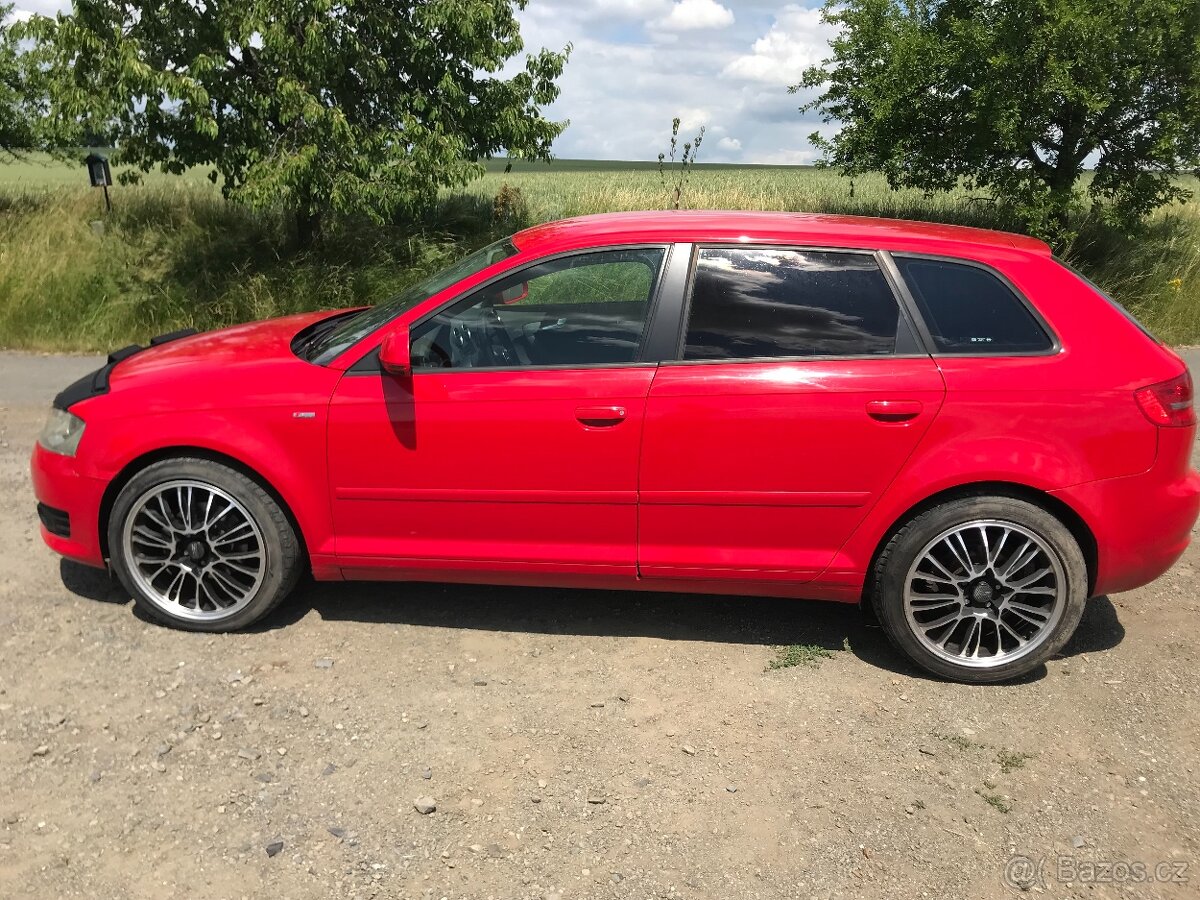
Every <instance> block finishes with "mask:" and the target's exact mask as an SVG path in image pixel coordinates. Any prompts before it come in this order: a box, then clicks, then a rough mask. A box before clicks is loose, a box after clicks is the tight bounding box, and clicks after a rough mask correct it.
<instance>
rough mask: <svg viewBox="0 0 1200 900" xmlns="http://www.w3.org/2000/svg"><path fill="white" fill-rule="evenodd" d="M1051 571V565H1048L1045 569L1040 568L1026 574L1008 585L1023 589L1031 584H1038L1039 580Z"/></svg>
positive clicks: (1018, 589) (1015, 589) (1016, 589)
mask: <svg viewBox="0 0 1200 900" xmlns="http://www.w3.org/2000/svg"><path fill="white" fill-rule="evenodd" d="M1050 571H1051V569H1050V567H1049V566H1046V567H1045V568H1044V569H1038V570H1037V571H1035V572H1034V573H1033V574H1032V575H1026V576H1025V577H1024V578H1021V579H1019V580H1017V581H1010V582H1009V583H1008V586H1009V587H1010V588H1012V589H1013V590H1014V591H1023V590H1025V588H1027V587H1029V586H1030V585H1031V584H1037V583H1038V582H1039V581H1041V580H1042V579H1043V578H1045V577H1046V576H1047V575H1049V574H1050Z"/></svg>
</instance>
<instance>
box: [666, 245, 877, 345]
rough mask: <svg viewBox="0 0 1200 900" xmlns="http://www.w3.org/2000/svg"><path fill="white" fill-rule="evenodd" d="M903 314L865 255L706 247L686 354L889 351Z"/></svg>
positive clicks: (700, 261)
mask: <svg viewBox="0 0 1200 900" xmlns="http://www.w3.org/2000/svg"><path fill="white" fill-rule="evenodd" d="M899 318H900V310H899V307H898V306H897V304H896V299H895V297H894V296H893V295H892V291H891V288H890V287H889V286H888V283H887V281H886V280H885V278H884V276H883V273H882V272H880V270H879V266H878V265H877V264H876V263H875V259H874V257H873V256H870V255H868V254H856V253H830V252H825V251H811V250H780V249H769V248H750V247H747V248H741V247H738V248H724V247H708V248H704V249H702V250H701V251H700V256H699V259H698V261H697V265H696V276H695V281H694V286H693V288H692V300H691V310H690V313H689V316H688V326H687V338H686V341H685V345H684V352H683V358H684V359H695V360H704V359H758V358H770V357H786V356H868V355H876V354H890V353H893V352H894V351H895V347H896V334H897V330H898V328H899Z"/></svg>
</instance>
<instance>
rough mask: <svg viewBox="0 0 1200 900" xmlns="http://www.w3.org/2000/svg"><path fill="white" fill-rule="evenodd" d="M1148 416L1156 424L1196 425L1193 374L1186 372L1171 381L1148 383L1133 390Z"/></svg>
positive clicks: (1139, 404)
mask: <svg viewBox="0 0 1200 900" xmlns="http://www.w3.org/2000/svg"><path fill="white" fill-rule="evenodd" d="M1133 396H1134V397H1136V398H1137V402H1138V406H1140V407H1141V408H1142V412H1144V413H1145V414H1146V418H1147V419H1149V420H1150V421H1151V422H1153V423H1154V424H1155V425H1195V424H1196V410H1195V408H1194V407H1193V406H1192V376H1191V375H1190V374H1189V373H1188V372H1184V373H1183V374H1182V375H1180V376H1179V377H1178V378H1172V379H1171V380H1170V381H1160V382H1159V383H1158V384H1151V385H1147V386H1146V387H1144V388H1141V389H1139V390H1136V391H1134V392H1133Z"/></svg>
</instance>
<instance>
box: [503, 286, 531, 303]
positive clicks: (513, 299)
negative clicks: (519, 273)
mask: <svg viewBox="0 0 1200 900" xmlns="http://www.w3.org/2000/svg"><path fill="white" fill-rule="evenodd" d="M528 296H529V282H528V281H520V282H518V283H517V284H514V285H513V286H512V287H510V288H509V289H508V290H506V291H501V292H500V303H501V304H502V305H503V306H510V305H512V304H513V303H520V302H521V301H522V300H524V299H525V298H526V297H528Z"/></svg>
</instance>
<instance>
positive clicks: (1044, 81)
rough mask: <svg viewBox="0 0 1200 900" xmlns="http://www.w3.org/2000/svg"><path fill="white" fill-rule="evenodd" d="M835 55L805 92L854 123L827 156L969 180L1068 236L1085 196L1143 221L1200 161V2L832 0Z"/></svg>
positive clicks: (894, 173) (827, 145) (1037, 223)
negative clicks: (1086, 174) (1083, 182)
mask: <svg viewBox="0 0 1200 900" xmlns="http://www.w3.org/2000/svg"><path fill="white" fill-rule="evenodd" d="M824 18H825V21H826V22H828V23H830V24H832V25H834V26H835V27H837V28H838V29H839V33H838V36H837V37H836V38H835V39H834V40H833V41H832V49H833V55H832V58H831V59H829V60H826V62H825V63H824V64H823V65H821V66H815V67H812V68H810V69H808V70H807V71H806V72H805V73H804V77H803V81H802V82H801V83H800V84H798V85H796V86H794V87H793V88H792V89H791V90H792V91H793V92H795V91H799V90H803V89H810V88H824V92H823V93H821V94H820V95H819V96H818V97H817V98H816V99H815V100H813V101H812V102H810V103H808V104H805V106H803V107H801V109H802V110H808V109H818V110H819V111H820V112H821V113H822V115H823V118H824V121H826V122H835V121H837V122H842V123H844V125H843V127H842V129H841V131H840V132H838V133H837V134H836V135H835V136H834V137H833V138H832V139H830V140H825V139H822V138H821V137H820V136H819V135H814V136H813V140H814V143H817V144H818V145H819V146H820V147H821V148H822V149H823V150H824V151H825V157H826V160H827V161H828V162H830V163H832V164H834V165H837V166H839V167H841V168H842V170H843V171H844V172H846V173H847V174H855V173H860V172H866V171H882V172H883V173H884V174H885V175H886V176H887V178H888V182H889V183H890V184H891V186H892V187H893V188H899V187H915V188H920V189H922V190H925V191H927V192H933V191H944V190H949V189H951V188H953V187H955V186H956V185H958V184H960V183H964V184H965V185H966V186H967V187H968V189H976V188H983V189H987V190H990V191H992V192H993V193H994V194H995V195H996V196H997V197H998V198H999V199H1001V200H1003V201H1006V202H1009V203H1011V204H1013V205H1014V206H1015V207H1016V209H1017V210H1018V212H1019V213H1021V214H1022V215H1023V216H1024V217H1025V219H1026V221H1027V222H1029V224H1030V225H1031V227H1032V228H1033V229H1034V230H1035V231H1041V232H1042V233H1044V234H1047V235H1048V236H1062V235H1063V234H1064V232H1065V230H1066V228H1067V223H1068V219H1069V216H1070V213H1071V211H1072V210H1073V209H1074V208H1076V207H1077V206H1078V205H1079V203H1080V202H1081V197H1080V190H1079V188H1078V185H1079V181H1080V175H1081V174H1082V173H1083V171H1084V167H1085V165H1087V164H1089V163H1091V162H1093V161H1094V164H1095V174H1094V176H1093V177H1092V178H1091V180H1090V181H1088V182H1087V187H1086V194H1087V195H1090V197H1091V198H1092V200H1093V202H1094V204H1095V205H1096V207H1097V208H1098V209H1099V210H1101V211H1102V212H1103V213H1104V214H1105V215H1106V216H1108V217H1110V218H1112V219H1114V220H1116V221H1118V222H1120V223H1121V224H1123V225H1126V226H1128V225H1130V224H1132V223H1134V222H1136V221H1137V220H1138V219H1140V218H1141V217H1143V216H1144V215H1145V214H1147V213H1148V212H1149V211H1151V210H1152V209H1154V208H1156V207H1158V206H1160V205H1162V204H1164V203H1168V202H1171V201H1175V200H1185V199H1186V198H1187V197H1188V196H1189V195H1190V192H1189V191H1188V190H1187V189H1186V188H1185V187H1184V186H1182V185H1181V184H1179V183H1178V182H1177V181H1176V180H1174V176H1176V175H1178V174H1179V173H1181V172H1184V171H1187V170H1188V169H1189V168H1190V169H1196V168H1198V167H1200V3H1197V2H1196V0H1003V2H1000V0H917V2H911V3H910V2H905V0H848V2H840V0H829V2H828V3H827V5H826V7H825V11H824Z"/></svg>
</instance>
